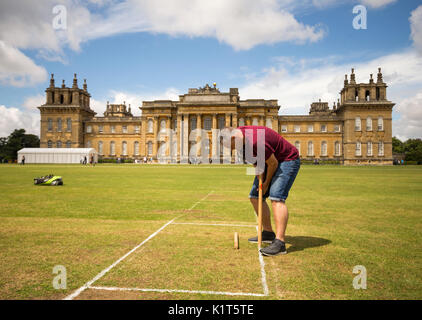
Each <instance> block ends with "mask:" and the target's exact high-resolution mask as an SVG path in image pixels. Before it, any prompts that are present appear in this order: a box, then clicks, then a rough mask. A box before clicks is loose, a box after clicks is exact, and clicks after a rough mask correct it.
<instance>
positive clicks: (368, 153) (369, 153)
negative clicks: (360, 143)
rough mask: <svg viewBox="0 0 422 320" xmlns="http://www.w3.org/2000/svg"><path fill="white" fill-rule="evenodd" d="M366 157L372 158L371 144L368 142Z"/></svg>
mask: <svg viewBox="0 0 422 320" xmlns="http://www.w3.org/2000/svg"><path fill="white" fill-rule="evenodd" d="M366 155H367V156H368V157H372V142H371V141H368V143H367V144H366Z"/></svg>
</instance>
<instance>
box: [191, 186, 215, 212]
mask: <svg viewBox="0 0 422 320" xmlns="http://www.w3.org/2000/svg"><path fill="white" fill-rule="evenodd" d="M213 192H214V190H213V191H211V192H210V193H208V194H207V195H206V196H205V197H203V198H202V199H201V200H199V201H197V202H196V203H194V204H193V206H192V207H190V208H189V209H188V210H187V211H190V210H192V209H193V208H195V207H196V206H197V205H198V204H199V203H200V202H201V201H204V200H205V199H206V198H208V197H209V196H210V195H211V194H213Z"/></svg>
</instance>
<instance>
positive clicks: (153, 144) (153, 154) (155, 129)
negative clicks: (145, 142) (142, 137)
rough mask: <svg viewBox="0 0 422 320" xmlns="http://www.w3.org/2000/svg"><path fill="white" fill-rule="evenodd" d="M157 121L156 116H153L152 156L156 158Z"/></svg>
mask: <svg viewBox="0 0 422 320" xmlns="http://www.w3.org/2000/svg"><path fill="white" fill-rule="evenodd" d="M158 120H159V118H158V117H157V116H154V137H153V142H152V156H153V157H155V158H156V157H157V151H158V140H157V138H158Z"/></svg>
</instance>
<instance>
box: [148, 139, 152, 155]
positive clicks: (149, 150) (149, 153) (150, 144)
mask: <svg viewBox="0 0 422 320" xmlns="http://www.w3.org/2000/svg"><path fill="white" fill-rule="evenodd" d="M148 155H149V156H152V141H148Z"/></svg>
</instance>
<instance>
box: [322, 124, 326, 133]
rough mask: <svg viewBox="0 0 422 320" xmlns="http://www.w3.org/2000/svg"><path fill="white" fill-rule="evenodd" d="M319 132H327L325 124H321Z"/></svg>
mask: <svg viewBox="0 0 422 320" xmlns="http://www.w3.org/2000/svg"><path fill="white" fill-rule="evenodd" d="M321 132H327V125H326V124H321Z"/></svg>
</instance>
